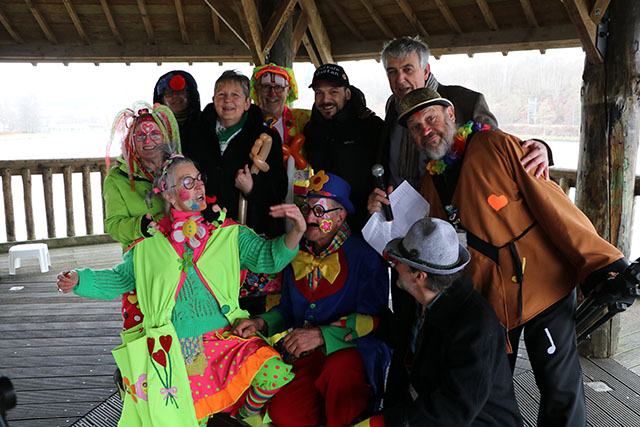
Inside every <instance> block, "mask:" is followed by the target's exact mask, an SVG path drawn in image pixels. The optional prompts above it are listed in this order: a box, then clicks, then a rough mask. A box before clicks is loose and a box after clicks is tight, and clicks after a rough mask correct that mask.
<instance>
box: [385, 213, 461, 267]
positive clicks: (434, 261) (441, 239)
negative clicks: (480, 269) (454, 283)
mask: <svg viewBox="0 0 640 427" xmlns="http://www.w3.org/2000/svg"><path fill="white" fill-rule="evenodd" d="M384 251H385V252H386V253H387V255H389V256H390V257H391V258H394V259H396V260H398V261H400V262H402V263H404V264H407V265H409V266H411V267H414V268H417V269H418V270H422V271H426V272H427V273H433V274H443V275H445V274H453V273H455V272H457V271H460V270H462V269H463V268H464V266H465V265H467V264H468V263H469V259H470V258H471V256H470V255H469V251H468V250H467V249H466V248H465V247H464V246H462V245H461V244H460V243H458V233H456V230H455V229H454V228H453V226H452V225H451V224H449V223H448V222H446V221H443V220H441V219H438V218H429V217H425V218H422V219H419V220H418V221H416V222H415V224H413V225H412V226H411V228H409V231H408V232H407V234H406V236H404V237H399V238H397V239H393V240H392V241H390V242H389V243H387V246H386V247H385V248H384Z"/></svg>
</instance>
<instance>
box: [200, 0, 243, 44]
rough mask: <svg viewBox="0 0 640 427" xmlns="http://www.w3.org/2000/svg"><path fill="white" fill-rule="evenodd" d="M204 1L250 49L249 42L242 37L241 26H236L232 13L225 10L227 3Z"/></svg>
mask: <svg viewBox="0 0 640 427" xmlns="http://www.w3.org/2000/svg"><path fill="white" fill-rule="evenodd" d="M204 2H205V3H206V4H207V6H209V7H210V8H211V10H212V11H213V12H214V13H215V14H216V15H218V17H219V18H220V20H221V21H222V22H224V25H226V26H227V28H229V30H231V32H232V33H233V34H234V35H235V36H236V37H237V38H238V40H240V42H242V44H243V45H245V46H246V48H247V49H249V50H251V48H250V47H249V43H247V41H246V40H245V39H244V36H242V28H238V26H237V24H235V20H234V19H233V17H232V15H231V14H229V13H228V12H227V11H228V10H229V5H228V4H223V3H220V2H219V1H216V0H204Z"/></svg>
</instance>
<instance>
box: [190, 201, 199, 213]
mask: <svg viewBox="0 0 640 427" xmlns="http://www.w3.org/2000/svg"><path fill="white" fill-rule="evenodd" d="M199 207H200V205H199V204H197V203H196V202H192V203H191V210H194V211H197V210H198V208H199Z"/></svg>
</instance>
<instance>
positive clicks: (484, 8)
mask: <svg viewBox="0 0 640 427" xmlns="http://www.w3.org/2000/svg"><path fill="white" fill-rule="evenodd" d="M476 3H478V7H479V8H480V12H482V16H483V17H484V22H486V23H487V27H489V29H490V30H493V31H496V30H498V23H497V22H496V18H494V16H493V13H492V12H491V8H489V5H488V4H487V0H476ZM505 56H506V55H505Z"/></svg>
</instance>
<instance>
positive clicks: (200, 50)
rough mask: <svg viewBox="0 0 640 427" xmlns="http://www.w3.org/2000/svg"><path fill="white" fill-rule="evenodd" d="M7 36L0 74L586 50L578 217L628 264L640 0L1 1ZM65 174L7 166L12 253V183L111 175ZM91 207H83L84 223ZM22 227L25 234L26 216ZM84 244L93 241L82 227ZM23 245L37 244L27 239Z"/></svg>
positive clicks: (604, 344)
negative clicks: (397, 53) (392, 54)
mask: <svg viewBox="0 0 640 427" xmlns="http://www.w3.org/2000/svg"><path fill="white" fill-rule="evenodd" d="M0 24H1V25H0V62H28V63H32V64H34V65H36V64H38V63H43V62H62V63H64V64H68V63H70V62H88V63H94V64H96V65H99V64H100V63H106V62H120V63H127V64H129V63H132V62H155V63H158V64H160V63H162V62H188V63H193V62H220V63H222V62H230V61H231V62H251V63H254V64H264V63H266V62H276V63H278V64H282V65H288V66H291V64H292V62H293V61H294V59H295V60H296V61H309V62H312V63H314V64H315V65H316V66H318V65H320V64H322V63H330V62H339V61H345V60H355V59H370V58H373V59H378V58H379V52H380V50H381V49H382V47H383V44H384V43H385V42H386V41H388V40H390V39H392V38H394V37H398V36H404V35H419V36H420V37H421V38H422V39H423V40H424V41H426V42H427V43H428V44H429V46H430V48H431V53H432V55H433V56H434V57H436V58H438V57H440V56H442V55H446V54H460V53H463V54H467V55H469V56H473V55H474V54H475V53H480V52H502V54H503V55H507V54H508V53H509V52H510V51H516V50H530V49H537V50H540V51H541V52H542V53H544V52H545V51H546V50H547V49H552V48H562V47H575V46H582V48H583V50H584V52H585V68H584V73H583V87H582V91H581V97H582V119H581V136H580V138H581V143H580V160H579V167H578V171H577V178H576V179H575V181H574V182H573V184H575V186H576V204H577V205H578V206H579V207H580V208H581V209H582V210H583V211H584V212H585V213H586V214H587V215H588V216H589V217H590V219H591V220H592V222H593V223H594V224H595V225H596V228H597V229H598V231H599V232H600V233H601V235H602V236H604V237H605V238H607V239H608V240H610V241H611V242H612V243H613V244H615V245H617V246H618V247H619V248H620V249H621V250H622V251H623V252H624V253H626V254H628V253H629V246H630V239H631V220H632V209H633V196H634V194H635V193H636V188H635V187H636V186H635V168H636V167H635V165H636V157H637V146H638V139H639V128H638V123H639V119H640V112H639V104H640V48H639V47H638V39H639V37H640V2H638V1H637V0H341V1H338V0H2V1H0ZM1 69H2V65H1V64H0V70H1ZM62 163H63V162H61V161H42V162H40V163H38V164H34V165H31V166H29V165H27V164H26V163H21V162H0V175H1V176H2V182H3V195H4V207H5V213H6V215H7V218H6V221H5V222H6V227H7V236H8V240H9V242H12V240H15V233H14V232H13V231H12V230H13V229H12V227H14V224H13V219H12V218H11V219H10V218H9V216H8V215H9V214H8V213H9V212H12V211H13V207H12V197H11V176H12V175H22V178H23V183H24V186H25V187H24V188H25V210H27V205H29V206H30V202H27V193H28V197H29V198H30V197H31V190H30V179H31V173H32V172H33V173H38V174H42V176H43V182H44V183H45V188H46V182H47V180H48V182H49V185H50V182H51V174H52V173H62V174H63V175H64V179H65V189H67V188H68V189H69V191H68V192H67V191H65V199H67V206H70V204H71V202H70V200H71V197H72V195H71V185H70V182H71V174H72V173H82V175H83V180H84V179H85V178H86V179H88V178H87V177H88V176H89V173H90V172H91V171H100V172H101V174H103V176H104V173H105V172H106V169H105V167H104V165H100V164H94V163H95V162H93V163H82V164H80V163H77V161H76V163H73V162H69V163H68V164H66V163H65V164H62ZM556 177H559V175H558V174H556ZM27 182H29V184H28V185H27ZM67 184H68V185H67ZM27 187H28V188H29V191H27ZM67 193H69V194H67ZM46 197H47V196H46V194H45V199H46ZM49 197H50V196H49ZM90 198H91V197H90V193H89V196H88V197H87V194H86V193H85V194H84V199H85V210H86V203H87V199H89V209H88V210H86V211H90V210H91V209H90ZM51 215H53V214H51ZM26 217H27V230H28V231H29V225H30V224H29V214H28V212H27V215H26ZM67 217H68V218H69V211H68V212H67ZM71 217H72V215H71ZM50 222H51V224H53V216H51V218H49V212H48V211H47V224H48V225H49V223H50ZM69 224H71V228H70V227H69ZM48 229H49V237H50V238H51V237H55V232H54V231H53V232H52V228H48ZM31 230H33V215H31ZM87 234H90V235H91V234H93V231H92V230H89V228H87ZM28 235H29V239H34V238H35V237H33V232H32V231H31V232H28ZM67 235H68V236H69V237H73V236H74V235H75V232H74V229H73V220H71V221H70V222H69V221H68V222H67ZM12 236H13V239H12ZM67 242H68V243H77V242H78V241H77V240H70V241H67ZM0 246H2V245H0ZM0 249H1V248H0ZM5 250H6V248H5ZM618 331H619V326H618V325H617V322H616V321H615V320H614V322H613V323H612V324H611V325H608V326H607V327H605V328H604V332H602V333H601V334H599V336H597V337H596V338H595V339H594V340H593V341H592V344H591V348H590V349H587V350H586V351H588V352H590V353H592V354H596V355H599V356H605V357H606V356H611V355H612V353H613V352H614V351H615V347H616V342H617V334H618Z"/></svg>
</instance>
